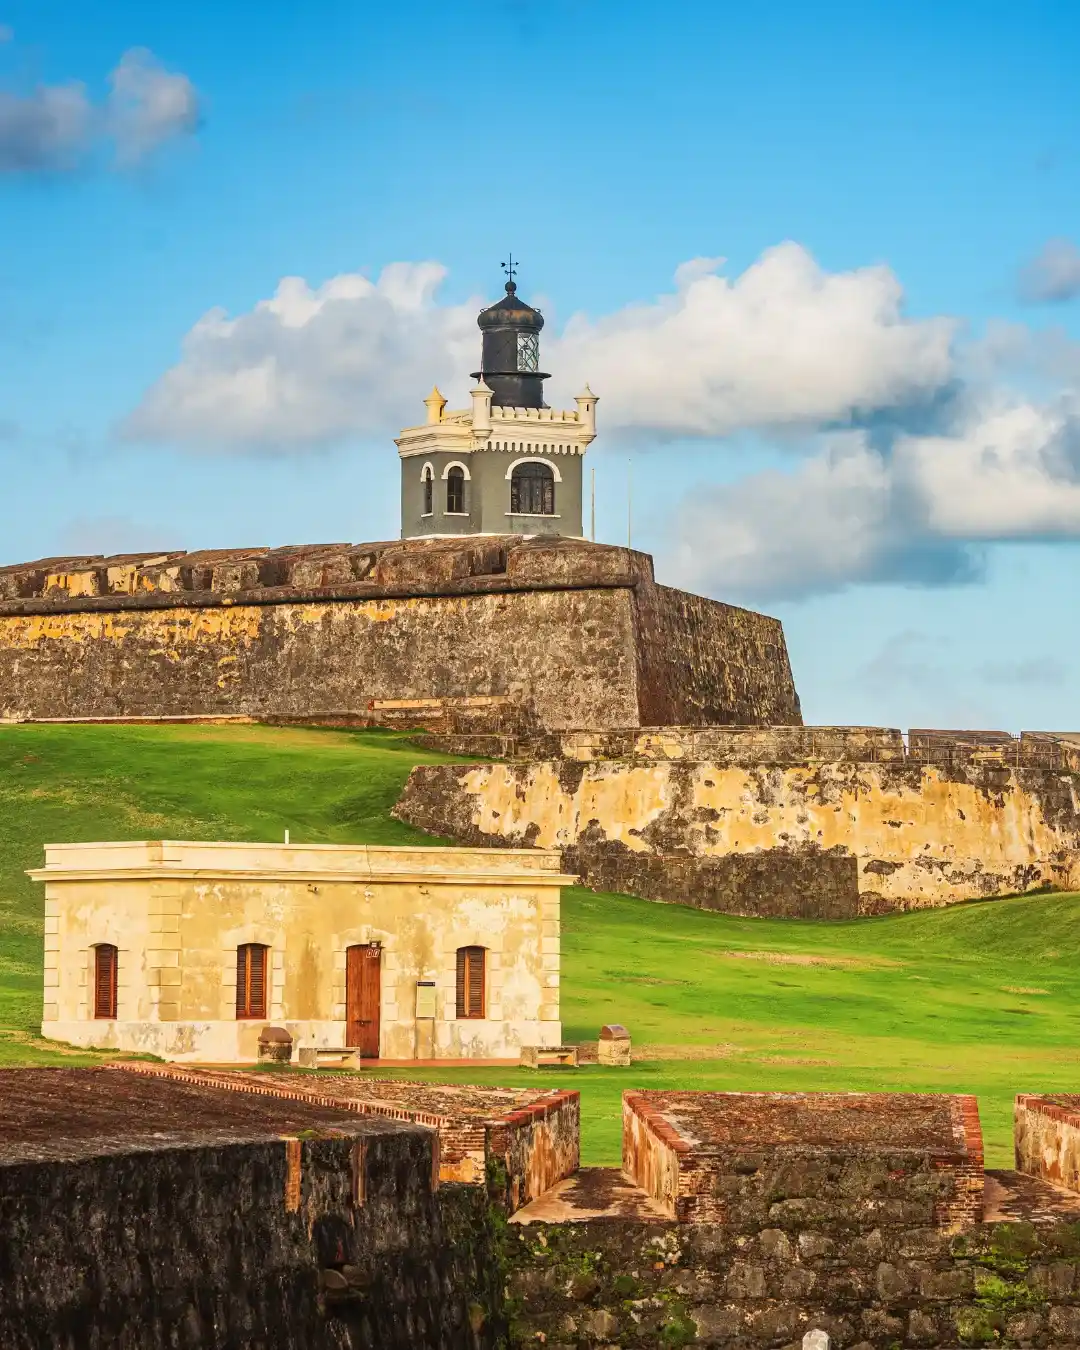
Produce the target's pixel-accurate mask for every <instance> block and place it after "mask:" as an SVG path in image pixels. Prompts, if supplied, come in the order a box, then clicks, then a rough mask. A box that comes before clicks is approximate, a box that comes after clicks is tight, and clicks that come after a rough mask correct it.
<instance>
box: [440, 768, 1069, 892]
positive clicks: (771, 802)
mask: <svg viewBox="0 0 1080 1350" xmlns="http://www.w3.org/2000/svg"><path fill="white" fill-rule="evenodd" d="M457 773H458V778H459V782H460V784H461V795H462V797H464V798H465V799H466V800H467V801H468V803H469V811H470V815H471V822H472V825H473V827H474V829H475V830H476V831H478V832H480V833H481V834H483V835H486V836H488V837H496V838H503V839H506V840H507V842H515V841H518V840H521V839H523V838H524V837H525V836H526V833H527V831H531V833H530V835H529V837H530V838H531V839H532V840H533V841H534V842H535V845H536V847H538V848H545V849H551V848H566V847H570V846H573V845H574V844H575V843H576V841H577V838H578V836H579V834H580V833H581V832H582V831H583V830H584V829H585V828H586V827H587V826H588V825H589V824H590V822H595V823H596V825H597V826H599V828H600V829H601V830H602V831H603V833H604V835H605V836H606V838H607V839H608V840H612V841H616V842H617V843H619V844H621V845H622V846H623V847H624V848H626V849H627V850H629V851H630V852H633V853H648V852H662V853H666V852H671V853H674V852H676V851H679V852H683V851H685V852H688V853H689V854H690V855H691V856H695V857H700V858H710V857H722V856H724V855H727V854H732V853H749V852H757V851H763V850H769V849H775V848H807V847H809V848H819V849H832V848H836V847H840V848H843V849H845V850H846V851H848V852H850V853H852V854H853V855H854V856H855V857H856V858H857V859H858V864H859V891H860V895H861V896H866V897H868V898H878V899H880V900H882V901H883V902H886V903H887V904H888V905H890V906H892V907H899V908H908V907H916V906H923V905H939V904H947V903H950V902H952V901H956V900H963V899H967V898H969V897H971V896H975V895H987V894H995V893H1000V892H1002V891H1005V890H1009V889H1013V888H1015V889H1019V890H1023V889H1027V888H1029V887H1031V886H1036V885H1039V884H1044V883H1047V882H1050V883H1053V884H1057V885H1066V886H1067V885H1076V884H1080V870H1078V867H1077V861H1078V852H1077V850H1078V845H1080V802H1078V795H1077V779H1076V778H1075V777H1074V776H1073V775H1069V774H1058V773H1050V772H1049V771H1041V770H1030V771H1025V770H1020V771H1014V770H1007V769H993V770H977V769H971V770H968V771H964V770H961V771H950V770H946V769H943V768H938V767H934V766H930V765H903V766H895V765H888V764H858V763H835V764H811V765H789V766H768V767H760V766H759V767H752V768H731V767H725V766H719V765H715V764H708V763H686V762H682V763H671V762H666V761H653V762H640V761H639V762H633V761H607V762H591V763H588V764H582V765H580V766H579V765H576V764H575V765H568V764H567V763H566V762H561V761H552V762H538V763H535V764H528V765H512V764H493V765H485V766H477V767H475V768H469V769H468V770H458V771H457ZM470 799H471V800H470Z"/></svg>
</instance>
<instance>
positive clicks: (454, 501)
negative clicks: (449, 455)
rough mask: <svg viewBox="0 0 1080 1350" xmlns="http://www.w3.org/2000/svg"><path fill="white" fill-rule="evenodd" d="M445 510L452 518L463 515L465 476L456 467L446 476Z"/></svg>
mask: <svg viewBox="0 0 1080 1350" xmlns="http://www.w3.org/2000/svg"><path fill="white" fill-rule="evenodd" d="M446 510H447V513H448V514H449V515H452V516H454V515H457V516H462V515H464V514H465V474H464V471H463V470H461V469H459V468H458V467H457V465H454V466H453V467H452V468H450V469H449V470H448V471H447V474H446Z"/></svg>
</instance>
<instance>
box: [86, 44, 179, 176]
mask: <svg viewBox="0 0 1080 1350" xmlns="http://www.w3.org/2000/svg"><path fill="white" fill-rule="evenodd" d="M109 84H110V85H111V87H112V88H111V93H110V94H109V105H108V122H109V129H110V132H111V134H112V136H113V138H114V140H115V142H116V150H117V157H118V159H119V160H120V161H121V162H122V163H124V164H135V163H138V162H139V161H140V160H142V159H145V157H146V156H147V155H148V154H149V153H150V152H151V151H153V150H156V149H157V148H158V146H160V145H162V144H163V143H164V142H165V141H168V140H171V139H172V138H173V137H175V136H182V135H190V134H191V133H192V132H193V131H195V130H196V128H197V127H198V124H199V100H198V95H197V94H196V92H195V86H194V85H193V84H192V83H191V81H190V80H189V79H188V77H187V76H186V75H182V74H177V73H174V72H170V71H167V70H166V69H165V68H164V66H162V64H161V62H160V61H159V60H158V59H157V58H156V57H155V56H154V55H153V53H152V52H148V51H147V50H146V49H145V48H143V47H133V48H132V49H131V50H130V51H126V52H125V53H124V55H123V56H122V57H121V58H120V62H119V64H118V65H117V67H116V69H115V70H113V71H112V73H111V74H110V75H109Z"/></svg>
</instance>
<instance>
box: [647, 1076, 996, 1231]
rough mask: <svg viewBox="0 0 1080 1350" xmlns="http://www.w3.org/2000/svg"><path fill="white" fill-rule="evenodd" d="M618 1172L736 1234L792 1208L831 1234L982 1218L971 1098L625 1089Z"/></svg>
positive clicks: (683, 1213)
mask: <svg viewBox="0 0 1080 1350" xmlns="http://www.w3.org/2000/svg"><path fill="white" fill-rule="evenodd" d="M623 1171H624V1172H625V1173H626V1175H627V1176H628V1177H630V1178H631V1179H632V1180H634V1181H635V1182H636V1183H637V1184H638V1185H639V1186H640V1187H641V1188H642V1189H643V1190H644V1191H645V1192H646V1194H648V1195H650V1196H651V1197H652V1198H653V1199H654V1200H656V1201H657V1202H658V1203H659V1204H660V1205H661V1207H662V1208H663V1209H664V1210H665V1211H666V1212H667V1213H668V1214H669V1215H670V1216H671V1217H672V1218H673V1219H679V1220H680V1221H682V1222H694V1223H702V1222H710V1223H718V1224H722V1225H723V1227H724V1228H725V1230H726V1231H728V1232H730V1233H753V1232H756V1231H757V1230H758V1229H759V1228H761V1227H762V1226H767V1225H768V1224H769V1223H779V1222H780V1221H781V1220H783V1219H784V1218H785V1216H788V1215H796V1216H802V1217H803V1218H805V1217H807V1216H814V1217H815V1219H816V1220H817V1221H819V1222H822V1223H825V1222H827V1223H828V1224H829V1225H830V1227H831V1230H832V1231H833V1232H834V1233H836V1234H839V1233H842V1232H845V1233H849V1234H856V1233H862V1232H865V1231H866V1230H867V1229H868V1228H882V1227H896V1226H898V1225H899V1226H901V1227H903V1226H919V1225H923V1226H926V1227H937V1228H944V1229H947V1230H948V1231H950V1232H956V1231H959V1230H961V1229H963V1228H965V1227H970V1226H971V1225H972V1224H974V1223H977V1222H978V1221H979V1220H980V1219H981V1218H982V1205H983V1148H982V1132H981V1130H980V1127H979V1113H978V1108H977V1106H976V1102H975V1098H974V1097H949V1096H938V1095H929V1094H918V1093H846V1092H840V1093H824V1092H821V1093H802V1092H791V1093H780V1092H760V1093H755V1092H627V1093H625V1094H624V1096H623Z"/></svg>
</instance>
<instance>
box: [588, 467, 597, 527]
mask: <svg viewBox="0 0 1080 1350" xmlns="http://www.w3.org/2000/svg"><path fill="white" fill-rule="evenodd" d="M589 474H590V482H591V485H592V486H591V488H590V498H591V504H590V512H589V514H590V516H591V521H590V525H589V538H590V539H591V540H592V541H593V543H594V544H595V543H596V465H595V464H593V465H591V466H590V467H589Z"/></svg>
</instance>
